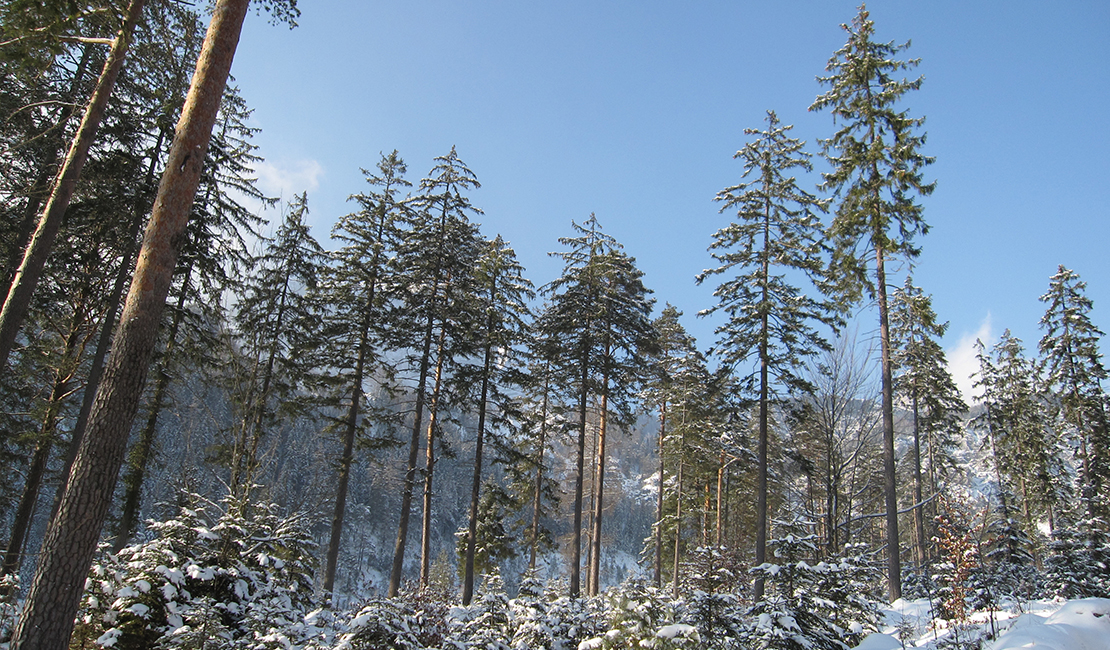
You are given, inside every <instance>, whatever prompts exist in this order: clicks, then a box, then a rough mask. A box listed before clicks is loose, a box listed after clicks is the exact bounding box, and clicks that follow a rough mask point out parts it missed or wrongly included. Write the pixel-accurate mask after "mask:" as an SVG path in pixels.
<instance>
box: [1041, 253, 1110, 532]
mask: <svg viewBox="0 0 1110 650" xmlns="http://www.w3.org/2000/svg"><path fill="white" fill-rule="evenodd" d="M1086 288H1087V283H1085V282H1083V281H1082V280H1080V279H1079V276H1078V275H1077V274H1076V273H1075V272H1074V271H1071V270H1070V269H1067V268H1064V267H1063V266H1060V268H1059V270H1058V271H1057V273H1056V275H1054V276H1052V279H1051V281H1050V283H1049V287H1048V293H1046V294H1045V295H1043V296H1041V302H1043V303H1045V304H1046V305H1048V308H1047V310H1046V311H1045V315H1044V317H1043V318H1041V329H1043V330H1044V331H1045V333H1044V336H1043V337H1042V338H1041V341H1040V344H1039V345H1038V348H1039V349H1040V353H1041V364H1042V374H1043V379H1044V382H1045V386H1046V388H1047V389H1048V391H1049V392H1050V394H1051V395H1052V398H1053V408H1054V417H1055V420H1056V421H1057V422H1058V423H1059V425H1058V426H1061V428H1063V429H1064V430H1065V431H1066V435H1070V436H1074V438H1075V440H1076V441H1077V442H1078V448H1079V449H1078V451H1079V454H1078V459H1077V460H1078V461H1079V463H1078V465H1079V467H1078V469H1079V490H1078V491H1079V497H1080V499H1081V500H1082V507H1083V510H1084V511H1085V512H1084V513H1082V514H1081V515H1080V516H1081V517H1084V518H1087V517H1098V518H1101V519H1103V520H1107V521H1110V503H1108V502H1107V496H1106V488H1105V486H1106V483H1107V481H1108V480H1110V423H1108V422H1107V416H1106V393H1105V392H1104V391H1103V389H1102V381H1103V380H1104V379H1106V368H1105V367H1104V366H1103V365H1102V353H1101V352H1100V351H1099V340H1100V339H1101V338H1102V336H1103V332H1102V331H1101V330H1099V329H1098V327H1096V326H1095V325H1094V323H1092V322H1091V316H1090V312H1091V308H1092V306H1093V303H1092V302H1091V299H1090V298H1088V297H1087V296H1086V294H1085V290H1086Z"/></svg>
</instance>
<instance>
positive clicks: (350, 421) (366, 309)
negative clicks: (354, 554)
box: [321, 150, 411, 593]
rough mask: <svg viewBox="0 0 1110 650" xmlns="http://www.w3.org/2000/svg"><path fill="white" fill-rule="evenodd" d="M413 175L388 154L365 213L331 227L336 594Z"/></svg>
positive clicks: (329, 573)
mask: <svg viewBox="0 0 1110 650" xmlns="http://www.w3.org/2000/svg"><path fill="white" fill-rule="evenodd" d="M406 171H407V167H406V165H405V162H404V160H402V159H401V157H400V155H398V153H397V151H396V150H393V151H392V152H390V153H388V154H383V155H382V157H381V160H379V161H378V165H377V171H376V172H369V171H366V170H363V173H364V175H365V176H366V182H367V184H368V185H370V187H371V189H370V190H369V191H367V192H364V193H359V194H355V195H353V196H352V197H351V198H352V199H353V200H354V201H356V202H358V204H359V206H360V208H361V209H360V210H358V211H357V212H353V213H351V214H348V215H347V216H345V217H342V218H341V219H339V221H337V222H336V224H335V226H334V227H333V228H332V238H333V239H335V240H338V241H339V242H341V243H342V246H341V247H340V248H339V250H337V251H336V252H335V253H334V254H333V259H334V264H333V265H332V266H331V267H330V268H329V270H328V272H327V273H326V276H325V280H324V284H323V286H322V288H321V293H322V296H321V300H322V302H323V303H324V304H325V305H326V306H327V309H328V313H327V316H326V320H327V323H326V325H325V329H326V333H327V336H326V343H325V346H324V347H325V350H327V355H328V356H329V357H331V359H332V361H331V363H332V364H333V368H334V370H333V371H334V372H335V377H334V381H335V383H336V384H337V387H338V388H337V390H338V392H339V393H340V398H339V402H340V406H341V407H342V408H344V409H345V413H344V416H343V419H342V423H341V424H340V427H341V433H340V439H341V440H342V446H343V451H342V452H341V455H340V457H339V476H338V477H337V481H336V483H337V490H336V497H335V507H334V509H333V514H332V520H331V534H330V537H329V541H328V548H327V560H326V562H325V569H324V592H325V593H331V591H332V589H333V588H334V585H335V572H336V567H337V566H338V562H339V548H340V541H341V539H342V534H343V520H344V517H345V514H346V508H347V490H348V485H349V482H350V473H351V464H352V463H353V462H354V449H355V441H356V438H357V437H358V435H359V433H360V432H364V430H365V429H366V427H367V424H368V423H369V422H370V421H371V420H372V418H369V417H366V415H365V414H366V412H367V410H368V405H366V404H364V402H365V398H364V395H365V393H366V385H365V384H366V381H367V379H369V378H371V377H372V376H373V374H374V369H375V367H376V366H378V365H382V364H383V361H382V360H381V355H382V353H383V352H384V348H385V346H386V343H385V336H386V327H387V326H388V323H389V321H388V316H387V314H388V305H389V301H390V291H389V287H390V285H391V284H393V283H394V282H395V279H394V273H395V272H396V269H395V268H394V266H393V260H394V258H395V257H396V255H397V248H398V246H399V245H400V237H401V227H402V225H403V224H404V223H405V221H406V220H407V219H408V218H409V216H408V209H407V207H406V204H405V201H406V198H405V197H404V196H402V192H405V190H406V188H408V187H411V183H409V182H408V181H407V180H405V172H406Z"/></svg>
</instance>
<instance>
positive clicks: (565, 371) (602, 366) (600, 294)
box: [537, 215, 651, 598]
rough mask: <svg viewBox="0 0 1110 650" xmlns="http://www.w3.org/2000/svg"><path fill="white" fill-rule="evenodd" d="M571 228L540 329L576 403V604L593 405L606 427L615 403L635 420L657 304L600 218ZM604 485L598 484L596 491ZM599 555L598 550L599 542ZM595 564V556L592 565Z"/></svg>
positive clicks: (600, 446) (597, 519)
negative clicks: (634, 400)
mask: <svg viewBox="0 0 1110 650" xmlns="http://www.w3.org/2000/svg"><path fill="white" fill-rule="evenodd" d="M571 225H572V227H573V228H574V229H575V231H576V232H577V233H578V235H577V236H574V237H563V238H560V239H559V243H560V244H562V245H563V246H566V247H567V250H565V251H563V252H559V253H553V255H556V256H558V257H560V258H561V259H563V261H564V266H563V273H562V275H561V276H560V277H559V278H557V279H555V280H554V281H552V282H551V283H549V284H547V285H546V286H545V287H544V288H543V293H544V294H545V295H547V296H548V297H549V299H550V301H551V302H550V307H549V309H548V310H547V311H546V312H545V313H544V314H543V315H542V317H541V318H540V319H539V321H538V323H537V326H538V329H539V331H540V335H541V336H542V337H543V338H544V339H545V340H547V341H550V342H558V343H557V344H558V346H559V349H560V350H561V351H562V352H561V353H558V354H555V355H554V356H552V357H550V359H551V361H552V366H553V368H554V369H555V372H556V374H557V376H558V377H559V382H560V384H561V387H562V388H563V390H564V391H565V392H566V393H567V394H568V395H571V396H573V398H572V399H574V400H575V402H576V411H577V417H576V419H577V422H576V424H575V425H574V426H575V429H576V430H577V440H576V443H575V444H576V461H575V462H576V475H575V482H574V506H573V508H574V523H573V529H572V535H573V542H572V546H571V562H570V564H571V566H570V595H571V597H572V598H577V597H578V595H579V593H580V589H581V559H582V513H583V495H584V483H585V482H584V479H585V461H586V428H587V416H588V412H589V402H590V397H591V396H594V397H597V398H599V399H600V400H601V406H600V413H601V420H602V422H604V419H605V416H606V414H608V412H609V409H610V403H611V406H612V408H613V410H614V411H615V412H616V414H617V416H618V419H619V418H620V417H621V416H622V415H625V414H627V413H628V412H629V410H630V408H629V407H630V401H631V395H632V390H633V388H634V385H635V382H636V379H637V378H636V376H635V373H637V372H639V371H640V370H641V367H642V361H641V347H643V346H645V345H646V344H647V337H648V334H649V331H650V329H649V326H650V323H649V322H648V318H647V316H648V313H649V312H650V311H651V302H650V301H649V300H648V298H647V294H648V290H647V289H646V288H645V287H644V286H643V283H642V281H641V280H640V278H641V276H642V273H641V272H640V271H639V270H638V269H636V267H635V260H633V259H632V258H630V257H628V256H627V255H625V254H624V253H623V251H622V250H621V245H620V244H619V243H617V241H616V240H615V239H613V237H611V236H609V235H607V234H605V233H604V232H602V229H601V225H600V224H599V223H598V221H597V218H596V217H595V216H594V215H590V218H589V219H588V220H587V221H586V222H585V223H584V224H582V225H579V224H577V223H574V222H571ZM549 352H551V353H555V352H557V351H556V350H550V351H549ZM602 430H604V425H602ZM599 436H602V437H603V436H604V433H603V432H599ZM604 456H605V449H604V443H603V442H602V441H601V440H600V439H599V444H598V454H597V458H596V459H597V461H598V470H597V476H599V477H602V476H603V475H604V463H605V461H604ZM601 483H602V481H601V480H598V481H597V484H598V485H595V489H597V488H598V487H599V486H600V485H601ZM600 501H601V495H600V493H598V494H595V510H596V506H597V503H598V502H600ZM599 526H600V517H597V513H596V512H595V523H594V535H595V537H597V535H598V532H599V530H598V527H599ZM594 548H595V549H598V548H599V546H598V545H597V542H596V541H595V546H594ZM597 556H598V554H597V552H596V550H595V552H594V554H593V556H592V558H594V559H596V558H597ZM597 571H598V569H597V568H596V567H592V573H591V575H590V577H591V583H590V584H588V585H587V590H592V589H594V588H596V584H597V580H596V575H597ZM591 593H592V591H591Z"/></svg>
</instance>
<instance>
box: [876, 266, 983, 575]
mask: <svg viewBox="0 0 1110 650" xmlns="http://www.w3.org/2000/svg"><path fill="white" fill-rule="evenodd" d="M947 330H948V323H938V322H937V317H936V314H935V313H934V312H933V307H932V298H930V297H929V296H926V295H925V294H924V292H923V291H922V290H921V289H920V288H919V287H915V286H913V280H912V278H910V277H907V278H906V283H905V285H904V286H903V287H902V288H900V289H895V291H894V295H893V296H892V300H891V306H890V347H891V362H892V364H893V366H894V373H895V374H894V392H895V394H896V395H897V396H898V397H900V398H901V399H903V400H905V401H906V403H908V406H909V408H910V412H911V414H912V417H913V502H914V506H913V508H914V510H913V513H914V514H913V518H914V533H915V538H914V552H915V555H916V556H917V567H918V570H919V571H924V568H925V565H926V563H927V562H928V559H929V558H928V557H927V549H928V546H926V539H927V537H926V531H925V521H926V516H925V490H924V482H925V481H924V478H923V477H922V467H923V466H926V465H924V464H923V461H922V453H921V448H922V439H924V440H925V444H926V446H927V448H926V453H927V455H928V464H927V469H928V471H929V474H930V476H931V477H932V479H933V480H931V481H930V482H929V483H930V491H931V492H932V493H934V494H935V493H936V492H937V488H938V485H937V481H936V477H937V473H938V470H939V468H938V467H937V465H938V463H943V464H945V465H950V464H952V459H951V454H950V451H951V449H952V448H953V447H954V446H955V445H956V444H957V442H958V436H959V435H960V414H961V413H963V412H965V411H966V410H967V405H966V404H964V402H963V399H962V398H961V397H960V391H959V388H957V387H956V383H955V381H953V379H952V375H951V374H949V372H948V361H947V360H946V359H945V356H944V349H943V348H942V347H941V346H940V343H939V342H938V339H940V338H943V337H944V333H945V332H946V331H947ZM928 537H932V535H929V536H928Z"/></svg>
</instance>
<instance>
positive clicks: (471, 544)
mask: <svg viewBox="0 0 1110 650" xmlns="http://www.w3.org/2000/svg"><path fill="white" fill-rule="evenodd" d="M490 293H491V294H493V291H492V290H491V291H490ZM489 310H490V316H489V318H488V319H487V320H486V332H487V335H490V334H492V332H493V305H492V304H491V305H490V307H489ZM492 368H493V343H492V341H491V340H489V339H488V338H487V340H486V349H485V356H484V358H483V360H482V391H481V397H480V398H479V402H478V436H477V439H476V440H475V441H474V481H473V482H472V483H471V484H470V525H469V527H468V528H467V535H466V565H465V567H464V569H463V595H462V603H463V605H464V606H467V605H470V600H471V598H473V596H474V552H475V549H476V547H477V542H478V498H479V496H480V494H479V492H480V490H481V487H482V447H483V445H484V444H485V437H486V400H487V399H489V383H490V370H491V369H492ZM545 397H546V395H545ZM541 430H542V429H541ZM540 437H541V439H542V437H543V436H542V434H541V436H540ZM538 512H539V509H538V508H537V509H536V511H535V513H538ZM535 513H533V524H535V523H536V522H535ZM535 549H536V546H535V544H534V543H533V545H532V556H531V558H530V566H529V568H535V566H536V564H535V557H536V553H535Z"/></svg>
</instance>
